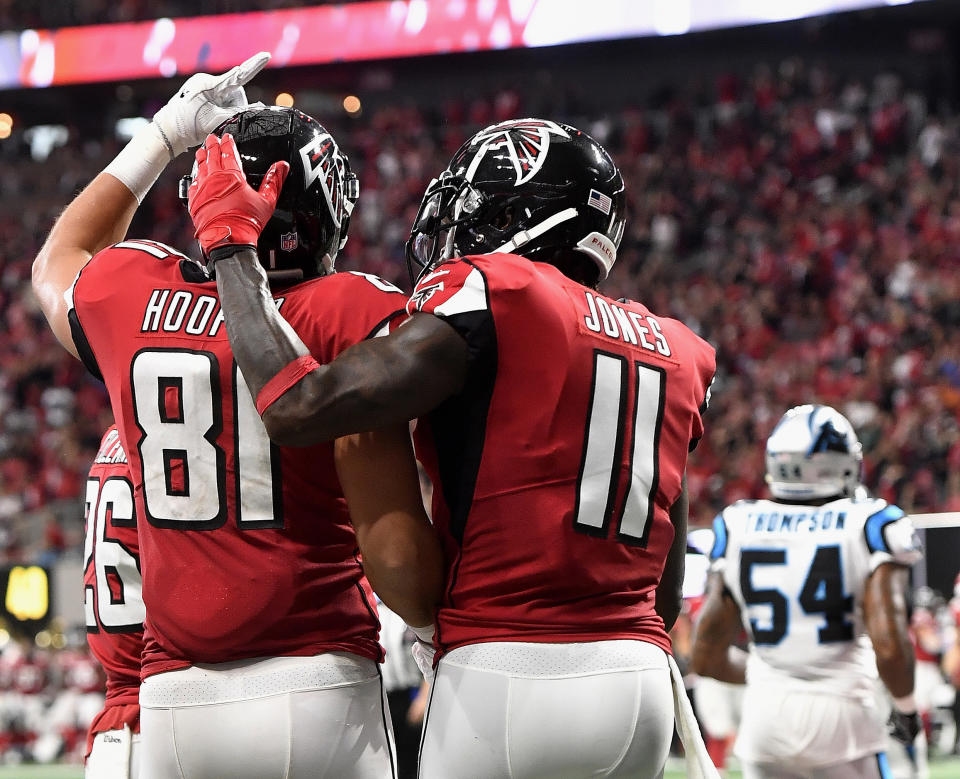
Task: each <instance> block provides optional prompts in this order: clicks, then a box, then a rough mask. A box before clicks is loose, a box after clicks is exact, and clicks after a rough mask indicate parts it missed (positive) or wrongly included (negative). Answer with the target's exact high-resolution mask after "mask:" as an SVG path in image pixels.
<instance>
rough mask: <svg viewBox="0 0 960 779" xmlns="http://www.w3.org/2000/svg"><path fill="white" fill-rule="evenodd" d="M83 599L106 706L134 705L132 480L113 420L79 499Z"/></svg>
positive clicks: (138, 645)
mask: <svg viewBox="0 0 960 779" xmlns="http://www.w3.org/2000/svg"><path fill="white" fill-rule="evenodd" d="M84 510H85V515H86V535H85V541H84V546H83V560H84V568H83V593H84V596H83V602H84V610H85V611H86V621H87V643H88V644H89V645H90V650H91V651H92V652H93V655H94V657H96V658H97V660H98V661H99V662H100V665H102V666H103V670H104V671H105V672H106V674H107V702H106V705H107V706H122V705H129V704H136V703H137V700H138V696H139V692H140V655H141V653H142V652H143V618H144V609H143V597H142V595H141V578H140V546H139V543H138V540H137V515H136V510H135V508H134V500H133V481H132V480H131V478H130V467H129V465H128V464H127V456H126V454H125V453H124V451H123V446H122V445H121V444H120V434H119V433H118V431H117V427H116V425H112V426H111V427H109V428H108V429H107V432H106V433H104V435H103V439H102V440H101V441H100V450H99V451H98V452H97V456H96V458H95V459H94V461H93V465H92V466H91V468H90V475H89V476H88V477H87V491H86V498H85V501H84Z"/></svg>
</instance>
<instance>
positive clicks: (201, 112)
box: [33, 52, 270, 357]
mask: <svg viewBox="0 0 960 779" xmlns="http://www.w3.org/2000/svg"><path fill="white" fill-rule="evenodd" d="M269 59H270V55H269V54H267V53H266V52H260V53H259V54H256V55H254V56H253V57H250V59H248V60H247V61H246V62H244V63H243V64H241V65H237V66H236V67H235V68H232V69H231V70H229V71H228V72H227V73H224V74H223V75H221V76H210V75H208V74H206V73H197V74H196V75H194V76H191V77H190V78H189V79H188V80H187V82H186V83H185V84H184V85H183V86H182V87H181V88H180V89H179V90H178V91H177V94H175V95H174V96H173V97H172V98H171V99H170V101H169V102H168V103H167V104H166V105H165V106H163V108H161V109H160V110H159V111H157V113H156V114H155V115H154V117H153V121H151V122H150V123H149V124H147V125H146V126H145V127H144V128H143V129H141V130H140V131H139V132H138V133H137V134H136V135H135V136H134V137H133V139H131V141H130V142H129V143H128V144H127V145H126V146H125V147H124V148H123V150H122V151H121V152H120V154H118V155H117V156H116V158H115V159H114V160H113V161H112V162H110V164H109V165H107V167H106V168H105V169H104V171H103V172H102V173H100V174H99V175H98V176H97V177H96V178H95V179H94V180H93V181H92V182H91V183H90V185H89V186H87V187H86V189H84V190H83V191H82V192H81V193H80V194H79V195H78V196H77V197H76V198H75V199H74V200H73V202H72V203H70V205H69V206H67V208H66V210H64V212H63V213H62V214H61V215H60V217H59V218H58V219H57V220H56V222H55V223H54V225H53V228H52V229H51V230H50V233H49V235H48V236H47V239H46V241H44V244H43V247H42V248H41V249H40V252H39V254H38V255H37V257H36V259H35V260H34V263H33V289H34V292H35V294H36V296H37V299H38V301H39V302H40V308H41V310H42V311H43V314H44V316H45V317H46V318H47V321H48V322H49V323H50V327H51V328H52V329H53V332H54V334H55V335H56V336H57V339H58V340H59V341H60V343H61V344H63V346H64V347H65V348H66V349H67V351H69V352H70V353H71V354H73V355H74V356H75V357H78V356H79V355H78V353H77V348H76V346H75V344H74V343H73V336H72V334H71V332H70V322H69V319H68V313H69V305H68V303H67V302H66V300H65V299H64V293H66V292H67V291H68V290H69V289H70V287H71V285H72V284H73V282H74V280H75V279H76V277H77V274H78V273H79V272H80V271H81V270H82V268H83V266H84V265H86V264H87V263H88V262H89V261H90V258H91V257H93V255H94V254H96V253H97V252H99V251H100V250H101V249H105V248H106V247H108V246H110V245H111V244H114V243H117V242H118V241H121V240H123V238H124V236H125V235H126V234H127V229H128V228H129V227H130V221H131V220H132V219H133V214H134V212H135V211H136V209H137V206H138V205H139V204H140V202H141V201H142V200H143V198H144V197H145V196H146V194H147V192H148V191H149V190H150V187H152V186H153V183H154V182H155V181H156V180H157V178H158V177H159V175H160V174H161V173H162V172H163V169H164V168H165V167H166V166H167V163H169V162H170V161H171V160H172V159H174V158H175V157H176V156H177V155H178V154H181V153H182V152H184V151H186V149H187V148H188V147H189V146H195V145H197V144H198V143H200V141H201V140H203V137H204V136H205V135H206V134H207V132H209V131H210V130H212V129H213V128H215V127H217V126H218V125H219V124H221V123H222V122H223V121H225V120H226V119H229V118H230V117H231V116H233V114H235V113H236V112H237V111H239V110H241V109H242V108H244V107H245V106H246V105H247V97H246V94H245V93H244V90H243V85H244V84H246V83H247V82H248V81H249V80H250V79H251V78H253V77H254V76H255V75H256V74H257V73H259V72H260V70H261V69H262V68H263V67H264V65H266V64H267V62H268V61H269Z"/></svg>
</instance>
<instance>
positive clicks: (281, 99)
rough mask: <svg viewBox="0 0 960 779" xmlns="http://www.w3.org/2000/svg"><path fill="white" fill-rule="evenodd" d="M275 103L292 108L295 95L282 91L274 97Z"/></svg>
mask: <svg viewBox="0 0 960 779" xmlns="http://www.w3.org/2000/svg"><path fill="white" fill-rule="evenodd" d="M273 104H274V105H279V106H283V107H284V108H292V107H293V95H291V94H290V93H289V92H281V93H280V94H279V95H277V96H276V97H275V98H274V99H273Z"/></svg>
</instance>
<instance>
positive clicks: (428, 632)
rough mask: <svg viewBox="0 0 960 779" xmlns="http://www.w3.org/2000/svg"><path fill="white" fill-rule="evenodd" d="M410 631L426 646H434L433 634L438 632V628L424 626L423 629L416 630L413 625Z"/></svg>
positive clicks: (431, 625)
mask: <svg viewBox="0 0 960 779" xmlns="http://www.w3.org/2000/svg"><path fill="white" fill-rule="evenodd" d="M410 630H412V631H413V632H414V633H416V634H417V638H419V639H420V640H421V641H422V642H423V643H424V644H428V645H429V646H433V634H434V631H436V626H434V625H433V624H430V625H424V626H423V627H422V628H415V627H414V626H413V625H410Z"/></svg>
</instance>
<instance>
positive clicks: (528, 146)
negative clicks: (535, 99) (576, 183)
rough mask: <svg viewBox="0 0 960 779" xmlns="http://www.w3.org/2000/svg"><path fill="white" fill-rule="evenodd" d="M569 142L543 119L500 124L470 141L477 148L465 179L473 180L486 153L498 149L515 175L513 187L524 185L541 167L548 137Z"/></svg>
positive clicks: (548, 146) (552, 124)
mask: <svg viewBox="0 0 960 779" xmlns="http://www.w3.org/2000/svg"><path fill="white" fill-rule="evenodd" d="M554 135H556V136H559V137H561V138H569V137H570V134H569V133H568V132H567V131H566V130H564V129H563V128H562V127H561V126H560V125H558V124H557V123H556V122H550V121H547V120H543V119H516V120H513V121H510V122H501V123H500V124H495V125H493V126H492V127H488V128H487V129H486V130H481V131H480V132H479V133H477V134H476V135H475V136H474V138H473V141H474V143H476V144H479V148H478V149H477V151H476V153H475V154H474V156H473V159H472V160H471V161H470V165H469V166H468V167H467V172H466V174H465V178H466V179H467V181H473V176H474V174H475V173H476V171H477V168H478V167H479V166H480V163H481V162H482V161H483V158H484V157H485V156H486V155H487V152H489V151H493V150H495V149H502V150H503V152H504V154H506V156H507V159H508V160H510V162H511V163H512V164H513V168H514V170H515V171H516V173H517V180H516V181H515V182H514V186H517V187H519V186H520V185H521V184H525V183H526V182H528V181H529V180H530V179H532V178H533V177H534V176H536V175H537V172H538V171H539V170H540V168H541V167H543V161H544V160H545V159H546V158H547V153H548V152H549V151H550V138H551V136H554Z"/></svg>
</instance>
